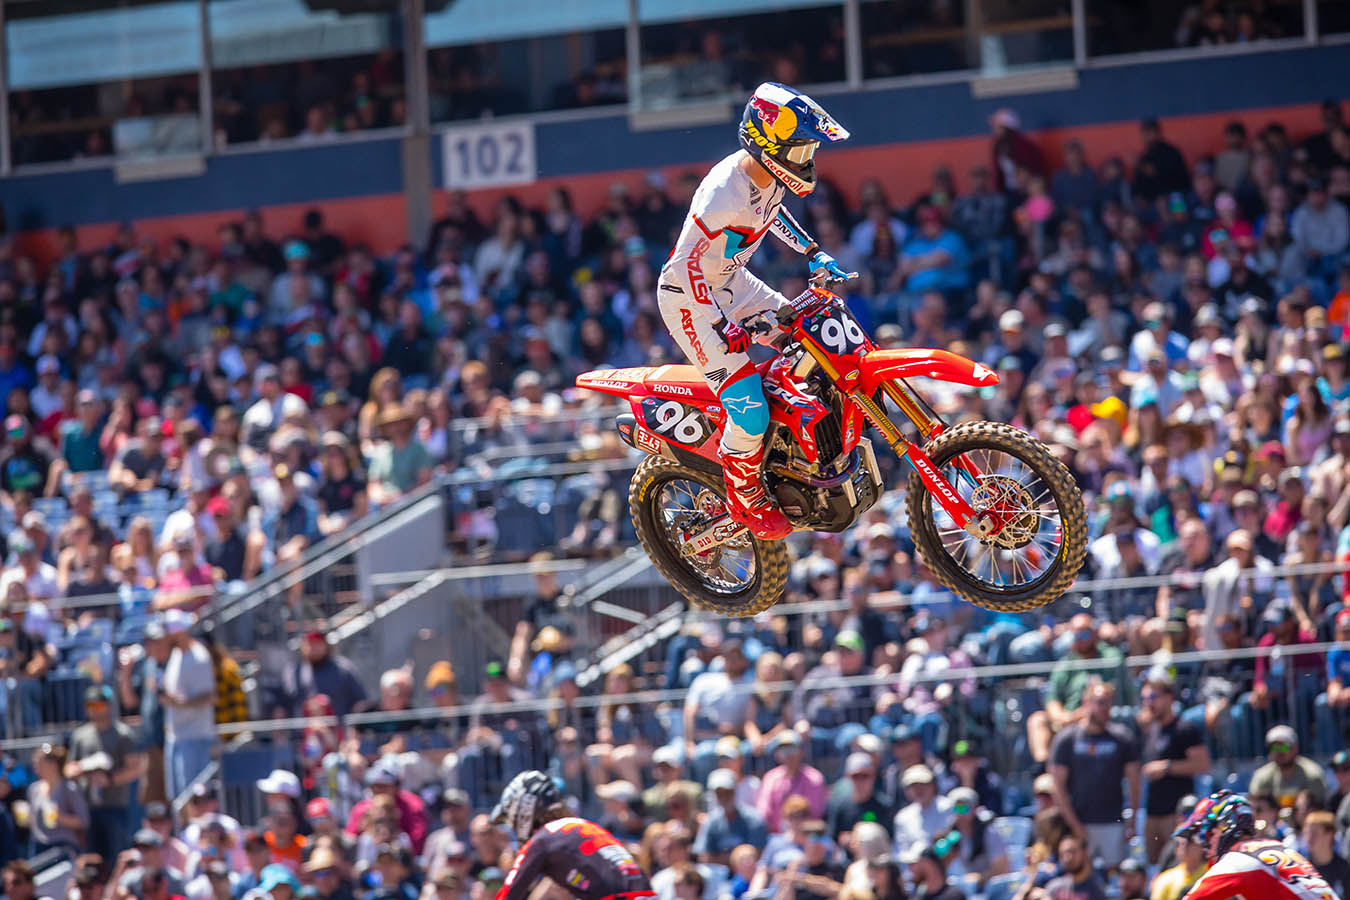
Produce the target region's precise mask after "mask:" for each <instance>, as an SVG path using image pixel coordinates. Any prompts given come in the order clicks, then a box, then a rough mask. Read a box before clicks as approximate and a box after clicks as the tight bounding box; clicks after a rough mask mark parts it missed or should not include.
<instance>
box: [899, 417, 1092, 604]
mask: <svg viewBox="0 0 1350 900" xmlns="http://www.w3.org/2000/svg"><path fill="white" fill-rule="evenodd" d="M925 452H927V453H928V456H929V458H930V459H932V461H933V465H934V467H936V468H937V469H938V470H939V471H940V472H942V474H943V477H945V478H946V479H947V480H948V481H949V482H951V484H952V486H953V487H954V488H955V489H956V492H957V493H958V494H960V495H961V498H962V499H963V500H965V501H966V502H967V503H969V504H970V505H971V506H972V507H974V508H975V510H976V511H977V512H980V511H983V510H986V509H992V510H995V511H996V512H997V513H998V515H999V518H1000V521H1001V522H1002V523H1003V525H1002V527H1001V528H1000V529H999V530H998V531H997V532H995V533H994V534H992V535H990V536H989V537H988V538H984V539H977V538H975V537H973V536H971V535H970V534H968V533H967V532H966V531H965V529H963V528H961V527H960V526H958V525H957V524H956V522H955V521H953V519H952V518H951V517H950V516H949V515H948V514H947V512H946V510H944V509H943V508H942V505H941V504H939V503H935V502H934V501H933V497H932V495H931V494H930V493H929V492H928V490H927V489H926V488H925V487H924V484H923V482H922V481H921V480H920V478H919V476H918V474H917V473H915V474H912V475H910V481H909V499H908V510H909V527H910V531H911V533H912V534H913V536H914V543H915V545H916V546H917V547H918V549H919V553H920V554H921V555H922V556H923V561H924V562H925V563H926V564H927V565H928V567H929V568H930V569H931V570H932V571H933V574H934V575H935V576H937V579H938V581H940V582H942V584H944V585H946V586H947V587H948V588H950V589H951V590H953V591H955V592H956V593H957V594H958V595H960V596H961V597H962V598H964V599H965V600H967V601H969V602H971V603H973V604H975V605H976V606H982V607H984V608H985V609H991V610H995V611H998V612H1024V611H1026V610H1030V609H1036V608H1037V607H1041V606H1046V605H1048V604H1050V603H1053V602H1054V601H1055V600H1058V599H1059V598H1060V597H1061V596H1063V594H1064V592H1065V591H1066V590H1068V589H1069V586H1070V585H1072V584H1073V582H1074V579H1075V578H1077V577H1078V570H1079V569H1080V568H1082V566H1083V559H1084V557H1085V556H1086V554H1087V511H1086V510H1085V509H1084V508H1083V497H1082V494H1081V493H1080V492H1079V490H1078V485H1077V484H1075V483H1074V480H1073V476H1072V475H1070V474H1069V470H1068V469H1067V468H1065V466H1064V464H1063V463H1061V462H1060V461H1059V460H1057V459H1055V458H1054V456H1052V455H1051V454H1050V451H1049V450H1048V449H1047V448H1046V446H1045V445H1044V444H1042V443H1041V442H1040V441H1038V440H1036V439H1035V438H1033V437H1031V435H1029V434H1027V433H1025V432H1023V431H1020V430H1018V429H1016V428H1013V427H1012V426H1011V425H1004V424H1001V423H996V422H965V423H962V424H960V425H957V426H955V427H953V428H952V429H950V430H949V431H945V432H943V433H942V434H940V435H939V436H938V437H937V438H935V439H934V440H933V441H932V442H931V443H930V444H929V445H928V447H927V448H926V450H925ZM961 457H966V458H968V459H969V461H970V462H971V463H973V465H974V467H975V468H976V469H977V470H978V471H979V472H980V476H979V478H978V479H976V478H975V477H974V476H972V475H970V474H969V473H968V472H967V471H966V470H965V469H963V468H961V467H960V466H958V465H957V462H958V460H959V458H961Z"/></svg>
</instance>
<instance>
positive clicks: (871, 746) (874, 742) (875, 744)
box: [853, 731, 886, 756]
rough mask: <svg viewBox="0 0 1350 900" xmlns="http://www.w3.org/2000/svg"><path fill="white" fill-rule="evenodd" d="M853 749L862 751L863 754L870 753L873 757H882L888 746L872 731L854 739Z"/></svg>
mask: <svg viewBox="0 0 1350 900" xmlns="http://www.w3.org/2000/svg"><path fill="white" fill-rule="evenodd" d="M853 747H854V749H856V750H860V751H862V752H863V753H870V754H872V755H873V756H880V755H881V754H882V753H884V752H885V751H886V745H885V744H883V743H882V742H881V738H879V737H877V736H876V735H875V734H873V733H872V732H870V731H865V732H863V733H862V734H860V735H858V736H857V737H855V738H854V739H853Z"/></svg>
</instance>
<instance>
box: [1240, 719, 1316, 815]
mask: <svg viewBox="0 0 1350 900" xmlns="http://www.w3.org/2000/svg"><path fill="white" fill-rule="evenodd" d="M1298 749H1299V744H1298V733H1297V732H1296V731H1294V729H1293V728H1291V727H1289V726H1288V725H1276V726H1275V727H1274V728H1271V729H1270V730H1269V731H1267V732H1266V751H1267V753H1268V754H1269V755H1268V757H1267V759H1268V760H1269V761H1268V762H1267V763H1266V764H1265V765H1263V766H1262V767H1261V768H1259V769H1257V770H1256V771H1255V772H1254V773H1253V774H1252V782H1251V793H1252V794H1253V795H1257V794H1260V795H1263V796H1269V797H1274V798H1275V801H1276V802H1277V803H1278V804H1279V805H1278V806H1277V809H1292V808H1293V806H1294V799H1295V798H1296V797H1297V796H1298V793H1299V791H1304V790H1307V791H1311V792H1312V793H1313V797H1314V799H1315V802H1316V803H1317V804H1318V805H1319V806H1320V805H1321V804H1322V803H1324V802H1325V801H1326V798H1327V794H1328V791H1327V784H1326V780H1325V778H1324V776H1323V773H1322V767H1321V766H1319V765H1318V764H1317V763H1315V762H1313V761H1312V760H1311V759H1308V758H1307V757H1306V756H1302V755H1300V754H1299V752H1298Z"/></svg>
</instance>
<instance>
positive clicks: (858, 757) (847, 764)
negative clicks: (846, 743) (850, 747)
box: [844, 751, 876, 775]
mask: <svg viewBox="0 0 1350 900" xmlns="http://www.w3.org/2000/svg"><path fill="white" fill-rule="evenodd" d="M875 771H876V765H875V764H874V763H873V762H872V757H871V755H870V754H867V753H863V752H862V751H858V752H856V753H850V754H849V755H848V759H846V760H844V774H845V775H857V774H859V773H860V772H875Z"/></svg>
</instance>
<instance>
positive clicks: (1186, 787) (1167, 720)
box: [1139, 670, 1211, 864]
mask: <svg viewBox="0 0 1350 900" xmlns="http://www.w3.org/2000/svg"><path fill="white" fill-rule="evenodd" d="M1139 699H1140V700H1141V701H1142V707H1141V710H1140V716H1141V718H1142V717H1147V718H1146V720H1145V724H1144V733H1143V765H1142V766H1141V767H1140V773H1141V774H1142V775H1143V776H1144V778H1145V779H1146V780H1147V781H1148V804H1147V806H1146V808H1145V816H1146V818H1145V822H1144V851H1145V852H1146V853H1147V855H1148V861H1149V863H1150V864H1153V863H1157V861H1158V857H1159V856H1160V855H1161V854H1162V851H1163V848H1164V846H1165V845H1166V843H1167V841H1168V840H1170V839H1171V834H1172V831H1173V830H1174V829H1175V827H1176V823H1175V821H1174V817H1175V812H1176V805H1177V802H1178V801H1180V800H1181V798H1182V797H1184V796H1186V795H1187V794H1191V793H1194V792H1195V777H1196V776H1197V775H1203V774H1205V773H1207V772H1208V771H1209V770H1210V765H1211V762H1210V757H1209V748H1208V746H1206V744H1205V736H1204V734H1203V732H1202V731H1201V730H1200V729H1199V728H1198V727H1197V726H1195V725H1194V724H1192V723H1191V722H1189V721H1186V720H1183V719H1182V718H1181V717H1180V716H1178V715H1177V710H1176V703H1177V697H1176V686H1175V683H1174V682H1173V681H1172V678H1171V677H1170V675H1169V674H1168V673H1167V672H1166V670H1161V671H1157V670H1151V671H1150V672H1149V674H1148V676H1147V679H1146V680H1145V682H1144V686H1143V688H1142V689H1141V690H1140V692H1139Z"/></svg>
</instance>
